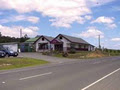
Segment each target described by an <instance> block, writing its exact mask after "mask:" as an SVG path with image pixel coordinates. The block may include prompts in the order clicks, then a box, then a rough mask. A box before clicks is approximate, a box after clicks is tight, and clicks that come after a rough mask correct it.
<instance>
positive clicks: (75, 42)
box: [51, 34, 94, 51]
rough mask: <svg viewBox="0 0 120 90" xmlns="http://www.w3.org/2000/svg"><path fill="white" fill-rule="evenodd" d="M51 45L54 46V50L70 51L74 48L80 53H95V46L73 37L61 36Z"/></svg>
mask: <svg viewBox="0 0 120 90" xmlns="http://www.w3.org/2000/svg"><path fill="white" fill-rule="evenodd" d="M51 44H53V45H54V46H53V50H61V51H69V50H70V49H71V48H74V49H75V50H78V51H93V50H94V46H93V45H91V44H89V43H88V42H87V41H85V40H83V39H81V38H77V37H72V36H68V35H64V34H59V35H58V36H57V37H55V38H54V39H53V40H52V41H51Z"/></svg>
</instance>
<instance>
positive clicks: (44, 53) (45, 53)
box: [42, 51, 51, 55]
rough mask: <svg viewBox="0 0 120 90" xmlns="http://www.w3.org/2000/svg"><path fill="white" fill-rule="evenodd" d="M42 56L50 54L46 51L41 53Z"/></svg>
mask: <svg viewBox="0 0 120 90" xmlns="http://www.w3.org/2000/svg"><path fill="white" fill-rule="evenodd" d="M42 55H51V52H48V51H46V52H42Z"/></svg>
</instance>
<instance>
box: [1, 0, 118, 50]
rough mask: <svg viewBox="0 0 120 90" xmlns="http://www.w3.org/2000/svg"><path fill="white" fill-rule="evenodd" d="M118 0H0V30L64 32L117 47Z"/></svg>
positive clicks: (7, 32) (13, 32) (31, 34)
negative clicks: (99, 38)
mask: <svg viewBox="0 0 120 90" xmlns="http://www.w3.org/2000/svg"><path fill="white" fill-rule="evenodd" d="M119 16H120V1H119V0H46V1H45V0H24V1H22V0H9V1H8V0H0V32H1V33H2V34H3V35H6V36H14V37H19V36H20V35H19V31H20V29H22V32H23V36H24V35H25V34H27V35H28V36H29V37H35V36H36V35H48V36H53V37H55V36H57V35H58V34H66V35H71V36H76V37H80V38H83V39H85V40H86V41H88V42H89V43H91V44H93V45H95V46H98V35H100V36H101V45H102V47H105V48H112V49H120V18H119Z"/></svg>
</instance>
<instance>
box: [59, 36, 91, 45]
mask: <svg viewBox="0 0 120 90" xmlns="http://www.w3.org/2000/svg"><path fill="white" fill-rule="evenodd" d="M59 35H61V36H63V37H64V38H66V39H67V40H69V41H71V42H73V43H83V44H89V43H88V42H86V41H85V40H83V39H81V38H77V37H73V36H68V35H64V34H59ZM59 35H58V36H59Z"/></svg>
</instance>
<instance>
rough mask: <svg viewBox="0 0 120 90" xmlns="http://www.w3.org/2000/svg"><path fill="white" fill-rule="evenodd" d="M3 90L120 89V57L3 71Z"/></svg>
mask: <svg viewBox="0 0 120 90" xmlns="http://www.w3.org/2000/svg"><path fill="white" fill-rule="evenodd" d="M0 90H120V57H109V58H103V59H94V60H80V61H71V62H64V63H58V64H50V65H46V66H40V67H36V68H27V69H17V70H10V71H1V72H0Z"/></svg>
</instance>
